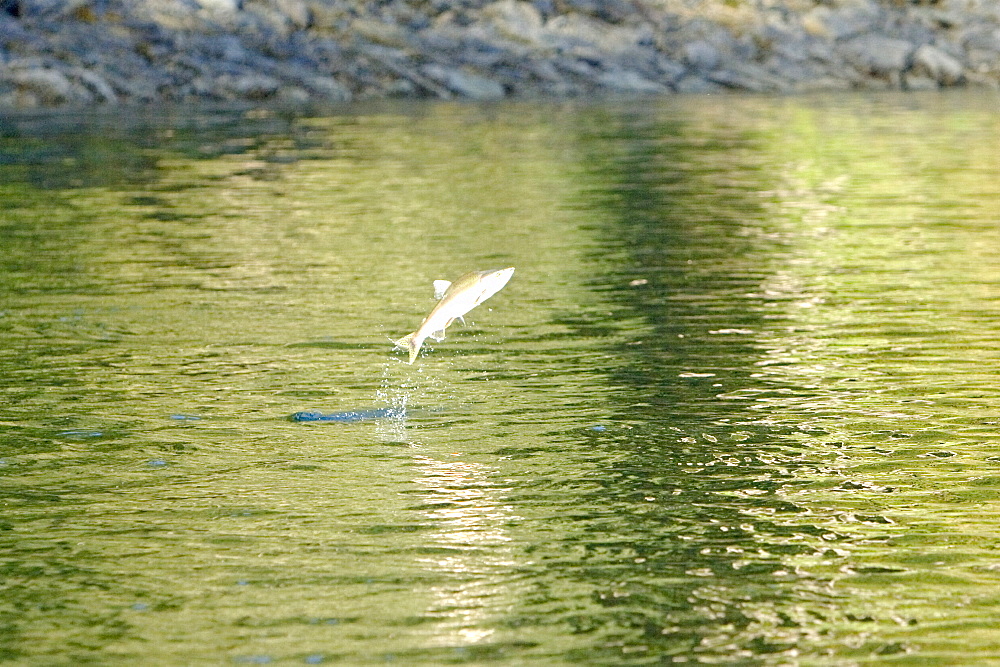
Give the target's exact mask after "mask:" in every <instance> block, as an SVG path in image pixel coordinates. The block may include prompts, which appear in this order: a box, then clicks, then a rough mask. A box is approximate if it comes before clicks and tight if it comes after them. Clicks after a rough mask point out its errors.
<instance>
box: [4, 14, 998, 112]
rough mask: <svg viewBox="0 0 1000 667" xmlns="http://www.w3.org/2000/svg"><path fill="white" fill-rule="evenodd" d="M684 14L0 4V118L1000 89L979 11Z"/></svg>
mask: <svg viewBox="0 0 1000 667" xmlns="http://www.w3.org/2000/svg"><path fill="white" fill-rule="evenodd" d="M689 5H690V3H689V2H688V1H687V0H657V1H656V2H652V1H651V0H492V1H491V0H463V1H462V2H445V1H444V0H433V1H428V2H423V3H412V2H406V1H405V0H380V1H379V2H371V3H356V2H350V1H349V0H129V1H127V0H99V1H98V0H33V1H32V2H24V1H19V0H8V1H7V2H5V3H3V4H2V5H0V107H8V108H9V107H21V108H31V107H57V106H88V105H119V104H151V103H162V102H169V101H174V102H185V103H187V102H196V101H198V100H203V101H211V102H218V101H225V102H238V103H242V104H248V105H252V104H266V103H269V102H271V101H279V102H281V103H285V104H288V103H291V104H301V103H308V102H336V103H343V102H348V101H350V100H353V99H358V98H371V97H388V96H400V95H403V96H430V97H438V98H465V99H470V100H480V101H489V100H497V99H501V98H505V97H509V96H538V95H548V96H577V95H594V94H597V95H600V94H613V95H622V94H624V95H649V94H654V95H661V94H670V93H671V92H685V93H716V92H720V91H724V90H746V91H755V92H793V91H806V90H824V89H825V90H830V89H833V90H837V89H847V88H898V89H906V90H925V89H934V88H938V87H942V86H957V85H977V86H987V87H991V88H997V87H1000V11H997V10H996V5H995V3H992V2H967V1H966V0H936V1H935V2H933V3H932V2H919V3H918V2H895V3H889V2H880V1H878V0H825V1H824V2H823V3H822V4H818V5H815V6H810V5H812V3H801V4H799V3H773V2H770V1H763V0H761V1H759V2H754V3H739V7H737V8H736V9H734V7H733V3H732V2H730V1H729V0H703V1H702V2H701V3H700V4H699V11H698V12H697V14H694V13H692V12H691V10H690V6H689ZM737 9H738V11H737ZM711 17H720V18H719V20H715V19H713V18H711ZM721 17H727V18H726V20H725V21H723V20H722V18H721Z"/></svg>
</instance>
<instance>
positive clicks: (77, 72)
mask: <svg viewBox="0 0 1000 667" xmlns="http://www.w3.org/2000/svg"><path fill="white" fill-rule="evenodd" d="M69 74H70V76H72V77H73V79H75V80H77V81H79V82H80V83H81V84H83V86H84V87H85V88H86V89H87V90H89V91H90V92H91V93H92V94H93V95H94V97H95V98H97V99H98V100H100V101H101V102H108V103H112V102H117V101H118V95H116V94H115V91H114V89H113V88H112V87H111V85H110V84H109V83H108V82H107V81H105V80H104V78H103V77H101V76H100V75H99V74H95V73H94V72H91V71H89V70H85V69H83V68H82V67H74V68H72V69H70V70H69Z"/></svg>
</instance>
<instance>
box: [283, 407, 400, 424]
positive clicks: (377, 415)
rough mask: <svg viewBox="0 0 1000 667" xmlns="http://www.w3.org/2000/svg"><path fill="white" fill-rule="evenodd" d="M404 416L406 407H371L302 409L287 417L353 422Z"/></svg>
mask: <svg viewBox="0 0 1000 667" xmlns="http://www.w3.org/2000/svg"><path fill="white" fill-rule="evenodd" d="M404 417H406V408H371V409H368V410H347V411H344V412H320V411H318V410H303V411H301V412H296V413H295V414H293V415H290V416H289V419H290V420H292V421H293V422H334V423H337V424H353V423H354V422H363V421H369V420H372V419H402V418H404Z"/></svg>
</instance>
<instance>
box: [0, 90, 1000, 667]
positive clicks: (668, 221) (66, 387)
mask: <svg viewBox="0 0 1000 667" xmlns="http://www.w3.org/2000/svg"><path fill="white" fill-rule="evenodd" d="M997 102H998V98H997V97H996V95H995V94H992V93H986V94H984V93H949V94H947V95H937V94H934V95H909V96H873V95H860V94H859V95H840V96H831V97H806V98H778V99H772V98H765V97H738V96H725V97H691V98H685V97H678V98H672V99H667V100H663V101H644V102H641V103H635V102H632V103H606V104H544V103H538V104H534V103H505V104H501V105H497V106H486V107H476V106H471V105H460V104H444V103H432V104H427V105H400V106H393V105H381V106H377V107H368V108H360V107H359V108H353V109H350V110H349V111H347V112H338V113H326V114H310V115H304V114H292V113H288V114H283V113H280V112H250V113H246V112H236V111H233V112H211V113H209V112H204V113H194V112H190V111H180V110H177V111H176V112H161V113H158V114H155V115H152V114H151V115H149V116H147V117H140V118H136V119H132V120H129V121H127V122H123V121H122V120H121V119H120V118H115V117H111V116H110V115H105V116H102V115H97V116H90V117H85V118H82V119H81V118H79V117H69V116H59V115H25V116H19V117H8V118H5V119H3V120H2V124H0V238H2V242H0V391H2V392H3V400H2V402H0V426H2V430H0V496H2V506H3V513H2V516H0V556H2V558H0V574H2V577H0V590H2V593H0V619H2V622H0V659H6V660H10V661H13V662H15V663H20V664H26V665H27V664H34V665H52V664H88V663H89V664H113V663H121V664H136V663H138V662H142V663H144V664H220V663H223V664H225V663H233V664H241V663H242V664H263V663H273V664H319V663H323V662H327V663H336V662H342V663H345V664H367V663H381V662H390V661H394V662H396V663H398V664H486V663H490V662H500V663H502V662H510V663H516V664H628V665H637V664H662V663H669V662H693V663H709V664H747V665H756V664H762V665H767V664H774V665H778V664H781V665H785V664H816V665H819V664H829V665H844V664H874V663H890V662H891V663H892V664H922V665H923V664H969V663H971V662H977V661H979V662H983V661H988V660H992V659H995V658H996V657H997V656H998V655H1000V640H998V639H997V638H996V632H995V628H996V627H997V626H998V625H1000V598H998V596H997V592H996V591H997V590H998V585H1000V529H998V520H997V518H996V517H997V516H1000V451H998V450H1000V447H998V446H1000V436H998V429H1000V390H998V389H997V387H998V383H997V368H998V367H1000V335H998V330H997V322H998V321H1000V213H998V210H1000V209H998V208H997V205H996V202H997V201H998V199H1000V180H998V179H997V177H996V175H997V174H998V173H1000V152H998V151H997V150H996V146H997V145H1000V114H998V113H997V111H996V109H997V108H998V107H997ZM502 266H516V267H517V273H516V274H515V276H514V278H513V280H512V281H511V282H510V284H509V285H508V286H507V287H506V288H505V289H504V290H503V291H502V292H500V293H499V294H497V295H496V296H494V297H493V298H492V299H491V300H490V301H489V302H488V303H487V304H485V305H483V306H481V307H480V308H478V309H476V310H475V311H473V312H472V313H471V314H470V318H469V319H470V322H469V323H468V325H467V326H465V327H463V326H462V325H461V324H456V325H454V326H453V328H452V329H451V330H449V336H448V338H447V340H445V341H443V342H440V343H433V342H432V344H431V345H429V346H427V348H425V351H424V353H423V354H422V356H421V358H420V359H419V360H418V361H417V362H416V363H415V364H414V365H412V366H410V365H407V364H406V363H404V362H405V358H404V357H403V355H402V353H399V352H393V351H392V349H391V344H390V343H389V341H390V340H391V339H394V338H398V337H400V336H402V335H403V334H405V333H407V332H409V331H411V330H412V329H413V328H415V326H416V325H417V324H418V323H419V321H420V320H421V318H422V317H423V316H424V314H426V312H427V311H428V310H429V308H430V307H431V306H432V305H433V300H432V298H431V295H432V291H433V290H432V288H431V282H432V280H434V279H436V278H447V279H453V278H455V277H456V276H458V275H460V274H462V273H464V272H466V271H469V270H473V269H488V268H497V267H502ZM307 410H309V411H318V412H322V413H333V412H341V411H342V412H364V413H365V414H370V415H372V416H373V418H371V419H368V418H366V419H362V420H348V421H347V422H344V423H338V422H330V423H296V422H294V421H292V420H290V419H289V418H288V417H289V416H290V415H292V414H294V413H296V412H300V411H307ZM386 415H390V416H388V417H387V416H386Z"/></svg>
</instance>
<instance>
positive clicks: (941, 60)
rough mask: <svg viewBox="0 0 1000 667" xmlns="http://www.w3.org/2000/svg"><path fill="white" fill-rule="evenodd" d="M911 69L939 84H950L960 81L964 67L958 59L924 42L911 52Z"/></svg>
mask: <svg viewBox="0 0 1000 667" xmlns="http://www.w3.org/2000/svg"><path fill="white" fill-rule="evenodd" d="M913 69H914V71H915V72H916V73H917V74H924V75H926V76H927V77H929V78H930V79H933V80H934V81H936V82H937V83H939V84H943V85H946V86H950V85H953V84H956V83H959V82H961V81H962V79H963V72H964V69H965V68H964V67H963V66H962V63H961V62H959V61H958V59H956V58H953V57H952V56H950V55H948V54H947V53H945V52H944V51H942V50H941V49H939V48H937V47H936V46H932V45H930V44H924V45H923V46H921V47H920V48H919V49H917V50H916V52H915V53H914V54H913Z"/></svg>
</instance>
